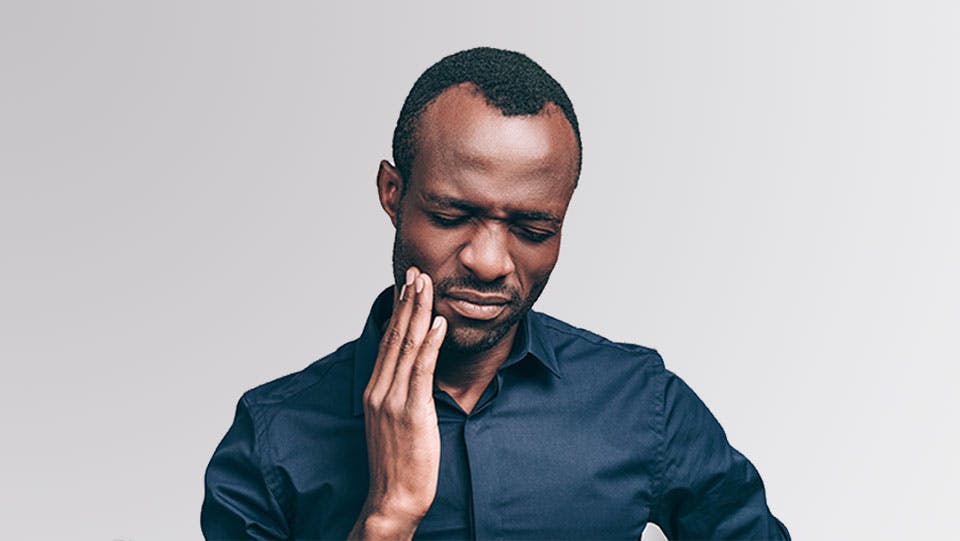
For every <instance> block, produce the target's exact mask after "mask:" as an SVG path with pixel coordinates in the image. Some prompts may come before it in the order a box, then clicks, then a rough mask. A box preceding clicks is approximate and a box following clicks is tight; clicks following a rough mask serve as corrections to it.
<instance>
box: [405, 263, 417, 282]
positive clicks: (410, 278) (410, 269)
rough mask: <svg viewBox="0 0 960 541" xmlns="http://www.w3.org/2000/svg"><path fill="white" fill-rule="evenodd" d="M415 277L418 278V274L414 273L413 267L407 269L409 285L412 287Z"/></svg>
mask: <svg viewBox="0 0 960 541" xmlns="http://www.w3.org/2000/svg"><path fill="white" fill-rule="evenodd" d="M414 276H416V273H415V272H414V270H413V267H410V268H409V269H407V285H410V284H412V283H413V278H414Z"/></svg>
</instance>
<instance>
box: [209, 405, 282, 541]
mask: <svg viewBox="0 0 960 541" xmlns="http://www.w3.org/2000/svg"><path fill="white" fill-rule="evenodd" d="M257 437H258V435H257V431H256V429H255V427H254V422H253V418H252V416H251V414H250V410H249V407H248V405H247V403H246V401H245V400H244V399H241V400H240V403H239V404H237V413H236V417H235V418H234V421H233V425H232V426H231V427H230V430H229V431H227V435H226V436H224V438H223V441H222V442H220V445H219V446H218V447H217V450H216V451H215V452H214V453H213V458H211V459H210V464H209V465H208V466H207V474H206V480H205V481H206V482H205V492H204V498H203V507H202V509H201V511H200V527H201V529H202V530H203V536H204V538H205V539H208V540H212V539H288V538H290V530H289V528H288V526H287V521H286V519H285V517H284V514H283V511H282V509H281V506H280V505H279V503H278V501H277V498H276V497H275V495H274V492H273V491H271V489H270V486H269V483H268V481H267V478H266V476H265V475H264V470H263V466H262V462H261V458H260V455H259V453H258V445H257V443H258V442H257Z"/></svg>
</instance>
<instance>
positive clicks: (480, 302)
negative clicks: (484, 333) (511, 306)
mask: <svg viewBox="0 0 960 541" xmlns="http://www.w3.org/2000/svg"><path fill="white" fill-rule="evenodd" d="M445 297H446V298H447V303H448V304H449V305H450V308H451V309H453V311H454V312H456V313H457V314H459V315H461V316H462V317H464V318H467V319H477V320H482V321H488V320H491V319H495V318H497V316H499V315H500V314H502V313H503V311H504V310H506V308H507V304H508V303H509V299H507V298H505V297H500V296H497V295H480V294H478V293H473V292H469V291H463V292H460V291H458V292H456V293H448V294H447V295H445Z"/></svg>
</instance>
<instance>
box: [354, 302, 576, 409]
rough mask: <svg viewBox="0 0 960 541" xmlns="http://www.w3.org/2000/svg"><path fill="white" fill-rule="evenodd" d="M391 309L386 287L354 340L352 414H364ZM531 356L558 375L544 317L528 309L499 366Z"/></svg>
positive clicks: (506, 365) (558, 368)
mask: <svg viewBox="0 0 960 541" xmlns="http://www.w3.org/2000/svg"><path fill="white" fill-rule="evenodd" d="M392 311H393V287H392V286H391V287H388V288H387V289H385V290H384V291H383V292H382V293H380V295H379V296H378V297H377V299H376V300H375V301H373V306H372V307H371V308H370V315H369V316H368V317H367V322H366V324H365V325H364V327H363V332H362V333H361V334H360V338H359V339H358V340H357V342H356V354H355V358H354V371H353V414H354V415H363V391H364V390H365V389H366V387H367V382H369V381H370V375H371V374H373V366H374V364H375V363H376V362H377V354H378V353H379V351H380V339H381V338H382V337H383V326H384V325H385V324H386V322H387V321H388V320H389V319H390V314H391V312H392ZM528 356H530V357H533V358H534V359H536V360H537V361H539V362H540V364H542V365H543V366H544V367H546V368H547V369H548V370H550V372H551V373H553V375H554V376H556V377H558V378H559V377H560V367H559V365H558V363H557V357H556V355H555V354H554V350H553V348H552V347H550V344H549V343H548V341H547V339H546V332H545V329H544V321H543V316H542V315H541V314H539V313H537V312H534V311H533V310H530V311H529V312H527V313H526V315H524V316H523V319H522V320H521V321H520V328H519V332H518V333H517V338H516V340H514V343H513V348H512V349H511V350H510V355H509V356H508V357H507V360H506V361H504V363H503V365H502V366H501V368H506V367H508V366H511V365H514V364H516V363H518V362H520V361H522V360H523V359H525V358H526V357H528Z"/></svg>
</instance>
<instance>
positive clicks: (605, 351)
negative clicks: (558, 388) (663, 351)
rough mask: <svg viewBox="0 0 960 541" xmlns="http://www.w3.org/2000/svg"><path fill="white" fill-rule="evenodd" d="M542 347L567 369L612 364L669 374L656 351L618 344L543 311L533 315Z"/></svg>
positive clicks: (594, 367)
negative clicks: (575, 366)
mask: <svg viewBox="0 0 960 541" xmlns="http://www.w3.org/2000/svg"><path fill="white" fill-rule="evenodd" d="M530 314H531V317H533V318H534V320H533V323H534V325H535V326H536V329H537V332H538V333H539V334H540V335H541V338H542V341H543V344H544V346H545V347H547V348H548V349H551V350H552V351H553V353H554V354H555V355H556V357H557V360H558V362H559V363H560V364H562V365H563V366H564V368H567V367H570V365H571V364H574V365H577V364H583V363H586V364H589V365H590V366H591V368H592V369H594V370H595V369H596V368H597V364H598V363H609V364H611V365H614V366H619V367H622V368H626V369H631V370H636V369H642V371H643V372H647V373H663V374H666V369H665V368H664V364H663V359H662V358H661V357H660V354H659V353H658V352H657V350H655V349H653V348H651V347H647V346H642V345H639V344H633V343H628V342H616V341H613V340H610V339H608V338H606V337H604V336H601V335H599V334H597V333H595V332H592V331H588V330H586V329H582V328H580V327H576V326H574V325H571V324H569V323H567V322H565V321H561V320H559V319H557V318H555V317H553V316H550V315H548V314H544V313H542V312H534V311H531V312H530Z"/></svg>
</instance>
